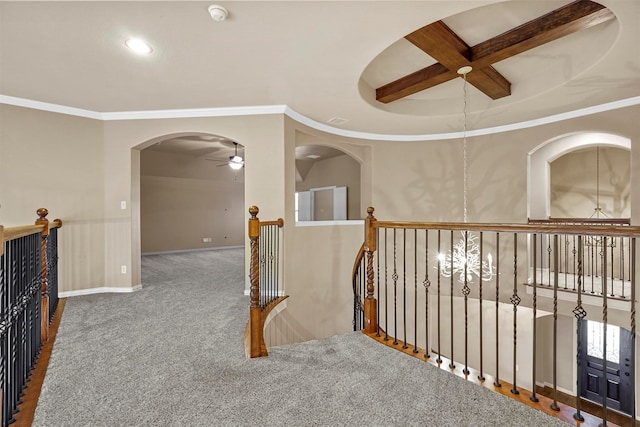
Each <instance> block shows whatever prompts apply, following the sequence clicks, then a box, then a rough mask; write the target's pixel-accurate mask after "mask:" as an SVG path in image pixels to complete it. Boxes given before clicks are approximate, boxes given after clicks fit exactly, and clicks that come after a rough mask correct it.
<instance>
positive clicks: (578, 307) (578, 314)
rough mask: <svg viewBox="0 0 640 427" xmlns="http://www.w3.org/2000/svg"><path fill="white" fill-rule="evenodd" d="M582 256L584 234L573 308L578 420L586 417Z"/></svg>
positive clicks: (580, 240)
mask: <svg viewBox="0 0 640 427" xmlns="http://www.w3.org/2000/svg"><path fill="white" fill-rule="evenodd" d="M582 257H583V248H582V236H578V305H576V308H574V309H573V315H574V316H575V318H576V339H577V347H578V348H577V351H576V390H577V393H576V412H575V414H573V418H574V419H575V420H576V421H584V417H583V416H582V414H581V413H580V404H581V402H582V399H581V398H580V391H581V390H582V378H581V377H582V358H581V354H582V334H581V333H580V331H581V330H582V322H583V321H584V318H585V317H586V316H587V312H586V311H585V309H584V307H582V292H583V289H582V276H583V271H582Z"/></svg>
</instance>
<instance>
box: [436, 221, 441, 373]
mask: <svg viewBox="0 0 640 427" xmlns="http://www.w3.org/2000/svg"><path fill="white" fill-rule="evenodd" d="M440 231H441V230H438V358H437V359H436V362H438V366H440V364H441V363H442V358H441V357H440V356H441V354H442V353H441V352H440V278H441V277H442V275H441V274H440V270H441V268H442V260H441V259H440V255H441V254H442V252H440Z"/></svg>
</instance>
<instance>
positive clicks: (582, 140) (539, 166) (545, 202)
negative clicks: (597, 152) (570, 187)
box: [527, 132, 631, 219]
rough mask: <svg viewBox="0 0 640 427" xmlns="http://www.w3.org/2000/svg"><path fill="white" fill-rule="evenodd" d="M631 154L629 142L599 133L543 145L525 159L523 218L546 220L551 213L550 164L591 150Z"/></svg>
mask: <svg viewBox="0 0 640 427" xmlns="http://www.w3.org/2000/svg"><path fill="white" fill-rule="evenodd" d="M598 145H599V146H611V147H618V148H623V149H626V150H631V140H630V139H629V138H625V137H623V136H620V135H615V134H610V133H601V132H578V133H572V134H568V135H562V136H559V137H557V138H553V139H551V140H548V141H545V142H543V143H542V144H540V145H538V146H537V147H536V148H534V149H533V150H531V151H530V152H529V153H528V155H527V215H528V217H529V218H531V219H544V218H548V217H549V215H550V213H551V194H550V188H551V174H550V171H551V168H550V163H551V162H552V161H554V160H555V159H557V158H559V157H561V156H563V155H565V154H568V153H570V152H572V151H575V150H579V149H583V148H587V147H595V146H598Z"/></svg>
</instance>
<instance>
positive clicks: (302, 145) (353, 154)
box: [295, 132, 368, 220]
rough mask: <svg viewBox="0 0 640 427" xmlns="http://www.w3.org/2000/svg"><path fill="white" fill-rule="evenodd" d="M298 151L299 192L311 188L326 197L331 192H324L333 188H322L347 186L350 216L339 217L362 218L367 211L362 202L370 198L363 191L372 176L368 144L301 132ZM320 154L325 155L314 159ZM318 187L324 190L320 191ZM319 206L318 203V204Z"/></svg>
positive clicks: (347, 218)
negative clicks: (368, 161)
mask: <svg viewBox="0 0 640 427" xmlns="http://www.w3.org/2000/svg"><path fill="white" fill-rule="evenodd" d="M295 152H296V154H295V158H296V161H295V163H296V185H295V191H296V193H298V192H311V193H312V194H314V195H315V196H318V197H324V198H326V197H327V195H324V196H323V193H330V192H331V190H330V189H325V190H322V189H324V188H328V187H333V186H336V187H345V186H346V188H347V190H346V192H347V194H346V195H347V212H346V217H345V218H337V219H346V220H358V219H362V217H363V216H362V215H363V212H364V209H363V208H362V203H363V200H366V196H363V194H364V193H366V192H367V190H368V187H367V182H368V180H367V179H366V176H367V162H366V157H367V150H366V149H365V147H360V146H353V145H351V144H343V143H339V142H335V141H332V140H331V139H329V138H322V137H317V136H312V135H308V134H305V133H302V132H297V134H296V146H295ZM316 155H320V156H321V157H320V158H315V159H313V158H312V157H315V156H316ZM309 156H311V157H309ZM363 176H364V177H365V178H364V179H363ZM314 189H321V190H320V191H318V192H316V191H314ZM305 197H306V196H305ZM317 207H318V206H315V208H317ZM316 214H317V212H316ZM314 218H315V217H314ZM322 219H325V218H324V217H318V218H315V220H322ZM333 220H336V218H333Z"/></svg>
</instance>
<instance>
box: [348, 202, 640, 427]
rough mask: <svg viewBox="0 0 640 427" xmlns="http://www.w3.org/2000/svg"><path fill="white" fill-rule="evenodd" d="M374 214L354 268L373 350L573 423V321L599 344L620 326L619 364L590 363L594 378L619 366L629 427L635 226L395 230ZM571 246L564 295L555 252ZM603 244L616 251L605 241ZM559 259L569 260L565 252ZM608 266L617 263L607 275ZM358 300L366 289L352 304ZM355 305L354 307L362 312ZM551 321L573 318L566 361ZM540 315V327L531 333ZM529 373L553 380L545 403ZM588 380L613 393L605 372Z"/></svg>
mask: <svg viewBox="0 0 640 427" xmlns="http://www.w3.org/2000/svg"><path fill="white" fill-rule="evenodd" d="M373 212H374V209H373V208H368V210H367V214H368V216H367V218H366V220H365V233H364V234H365V239H364V240H365V241H364V245H363V248H362V250H361V252H359V253H358V256H357V257H356V262H355V264H354V269H353V278H352V284H353V289H354V320H353V322H354V325H355V326H359V327H360V328H361V329H362V330H363V332H365V333H367V334H368V335H369V336H371V337H372V338H374V339H376V340H378V341H380V342H382V343H385V344H387V345H389V346H391V347H396V348H398V349H399V350H401V351H403V352H406V353H409V354H413V355H414V356H416V357H418V356H419V357H421V358H422V359H424V360H427V361H430V362H431V363H433V364H435V365H437V366H439V367H441V368H442V369H448V370H450V371H451V372H454V373H456V374H457V375H459V376H462V377H464V378H466V379H467V380H469V381H473V382H476V383H479V384H482V385H484V386H485V387H487V388H492V389H494V390H501V389H502V390H506V389H507V387H509V391H508V392H502V394H506V395H513V396H515V395H520V394H525V395H528V397H529V401H530V402H531V406H534V407H538V408H539V409H541V410H544V411H545V412H548V413H552V414H556V415H557V416H558V417H559V418H563V417H565V418H563V419H565V420H567V421H573V422H575V420H578V421H581V420H583V419H585V418H588V417H591V416H590V415H589V414H587V413H584V412H583V411H582V409H581V408H582V406H581V405H583V401H582V399H581V398H580V394H581V390H582V386H583V385H584V384H583V380H582V376H581V369H582V368H583V367H584V366H586V363H587V361H586V360H585V359H584V357H585V356H584V355H586V354H587V351H589V350H588V349H587V347H586V342H584V337H583V336H582V334H581V330H582V326H583V322H586V320H587V317H588V319H589V320H597V321H599V322H601V324H602V325H603V328H604V332H602V333H601V336H602V337H606V336H607V327H610V328H611V329H612V330H614V328H613V326H611V325H617V326H621V327H623V328H628V329H629V330H630V337H631V338H630V339H631V348H630V355H629V356H628V357H627V359H628V360H625V363H622V362H621V363H620V364H619V366H615V367H614V366H612V365H613V362H611V361H608V360H607V357H604V359H603V360H602V362H601V363H602V365H603V366H602V371H603V372H609V371H611V370H614V368H615V369H618V368H619V370H620V376H621V378H620V381H626V382H627V383H628V384H627V385H628V386H629V391H628V392H627V393H628V395H627V396H622V397H624V398H626V399H625V401H624V402H622V403H620V407H618V408H616V409H617V411H621V412H625V413H627V414H628V415H629V419H628V422H629V423H630V424H631V425H635V422H636V421H635V420H636V394H637V393H636V392H637V390H635V383H636V382H637V380H636V368H635V361H636V351H637V349H636V340H635V338H636V320H635V316H636V305H637V301H636V290H637V286H638V285H637V281H636V249H637V248H636V246H637V245H636V238H637V237H640V227H632V226H624V227H621V226H619V225H617V224H616V225H597V226H594V225H587V226H585V225H580V224H578V225H575V224H549V223H544V224H478V223H431V222H396V221H379V220H377V219H376V218H375V217H374V216H373ZM574 238H575V246H573V248H575V273H572V274H574V275H575V280H576V283H577V285H576V287H575V290H573V289H566V290H565V289H564V285H563V283H566V282H562V280H561V279H560V276H561V273H560V271H561V266H562V265H563V261H562V260H561V259H560V258H561V255H562V256H564V255H565V254H566V251H565V249H561V247H562V245H564V241H565V239H568V240H570V241H571V242H573V240H574ZM613 240H615V241H616V245H615V246H613V245H612V244H611V242H612V241H613ZM596 241H597V242H599V243H598V246H597V251H596V257H595V258H594V260H593V261H590V260H589V261H588V262H593V263H595V264H597V265H598V271H599V272H600V273H599V277H598V278H597V279H598V283H599V284H598V285H597V286H595V287H594V290H593V292H592V291H591V289H590V288H587V287H585V286H584V283H585V282H586V281H589V280H590V279H591V278H590V277H589V274H594V273H595V271H596V270H595V269H594V270H587V269H586V268H585V265H586V264H587V257H589V256H591V252H590V251H591V249H590V245H595V244H596V243H595V242H596ZM572 245H573V243H572ZM614 250H615V251H616V254H615V256H614V257H613V258H612V256H611V253H612V251H614ZM563 251H564V252H563ZM362 252H364V256H363V254H362ZM570 253H571V256H574V254H573V249H570ZM541 254H542V256H541ZM374 259H375V261H374ZM612 260H613V262H615V263H616V268H615V269H614V273H611V271H612V265H611V263H612ZM620 260H622V261H620ZM542 262H546V263H547V265H546V267H547V268H548V269H549V271H551V272H552V273H551V281H550V283H547V281H544V280H543V278H542V277H541V275H542V274H541V270H540V265H541V263H542ZM620 262H622V263H624V266H625V267H624V274H622V273H621V274H620V276H618V273H617V270H618V269H619V266H620V265H619V264H620ZM572 268H573V267H572ZM544 272H545V274H547V271H546V270H544ZM602 272H604V274H602ZM362 277H365V281H364V290H363V285H362ZM571 280H573V278H572V279H571ZM612 285H615V286H618V288H617V290H615V291H613V286H612ZM622 289H626V294H622V292H623V291H622ZM362 292H366V296H365V298H364V302H363V303H362V302H360V301H361V300H360V298H361V295H362ZM374 294H375V295H374ZM623 295H624V296H623ZM359 306H363V312H362V313H361V312H360V311H359ZM561 316H563V318H564V319H570V318H574V319H575V325H576V326H575V327H576V330H575V331H574V332H575V334H572V335H573V336H574V339H573V342H574V344H575V348H577V352H575V354H573V351H567V350H566V349H567V346H569V347H571V341H566V336H565V337H560V339H561V340H562V341H560V342H559V329H560V327H559V317H561ZM541 317H546V318H547V319H549V322H547V323H543V324H541V323H540V322H541V320H540V318H541ZM625 318H626V320H625ZM362 319H363V320H362ZM540 327H546V328H548V329H547V330H548V335H545V334H543V336H550V337H551V340H550V343H549V344H548V347H549V351H548V352H546V349H547V347H545V345H547V344H545V343H542V344H541V343H540V342H538V340H537V339H536V338H537V336H540V334H539V333H538V332H537V328H540ZM565 330H566V323H565ZM606 342H607V340H606V339H602V343H601V346H602V347H604V350H603V352H604V354H608V353H607V350H606V345H607V344H606ZM561 348H562V349H564V350H560V349H561ZM525 351H526V352H527V353H528V354H525V353H524V352H525ZM529 352H530V353H529ZM539 352H545V355H550V357H549V358H550V359H551V362H550V363H548V362H542V363H540V362H539V361H538V359H537V355H538V353H539ZM572 354H573V355H572ZM574 358H575V359H574ZM486 359H491V366H487V364H485V360H486ZM539 365H541V366H542V367H544V368H547V369H548V373H547V375H548V376H549V377H551V378H552V379H551V387H552V390H551V391H550V392H549V397H548V398H547V397H545V396H540V395H538V393H537V388H536V385H537V384H539V383H540V382H545V381H547V380H548V378H544V379H543V378H542V377H541V375H540V372H538V371H537V369H538V367H539ZM608 365H609V366H608ZM573 366H575V369H576V372H575V378H576V380H577V387H576V390H577V393H575V396H573V397H571V396H568V397H567V398H569V399H571V398H572V399H573V402H569V403H571V406H572V407H574V408H575V410H571V409H569V410H562V411H560V407H561V406H562V403H561V402H559V401H558V396H559V394H558V369H559V368H563V367H566V368H564V369H572V368H573ZM523 367H526V368H525V369H526V370H525V371H523ZM528 370H530V371H529V372H527V371H528ZM501 371H507V373H506V375H508V376H510V381H511V384H509V383H507V382H506V381H505V380H504V377H503V375H501ZM519 371H520V372H519ZM523 372H527V373H526V374H523ZM529 375H530V376H529ZM518 378H519V379H520V381H522V382H528V383H529V385H528V387H530V388H531V391H527V390H526V389H525V388H523V387H520V386H518ZM589 381H594V380H593V379H592V378H591V379H590V380H589ZM597 381H598V383H597V384H595V385H597V387H596V388H599V389H600V390H604V395H605V396H611V395H615V391H616V390H613V389H611V390H610V387H613V386H614V385H613V383H611V384H610V382H609V381H608V379H607V375H602V376H601V378H600V379H598V380H597ZM503 385H504V386H505V387H504V388H502V387H503ZM588 385H589V386H594V384H588ZM565 387H567V386H566V385H565ZM568 387H569V388H570V387H571V385H570V386H568ZM569 392H571V390H569ZM561 397H562V398H563V399H564V398H565V396H561ZM519 400H521V401H522V400H524V399H523V398H522V397H520V398H519ZM536 405H537V406H536ZM611 405H612V403H611V400H610V399H603V402H602V404H601V406H600V411H601V414H600V416H601V418H602V420H603V425H606V421H605V420H607V419H608V418H610V415H612V414H611V412H613V411H611V410H610V409H611V408H610V406H611ZM623 405H626V407H624V408H623ZM567 408H568V407H567ZM567 413H570V416H569V417H568V419H567V418H566V417H567V416H566V414H567ZM591 418H593V417H591ZM625 422H627V421H625Z"/></svg>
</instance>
